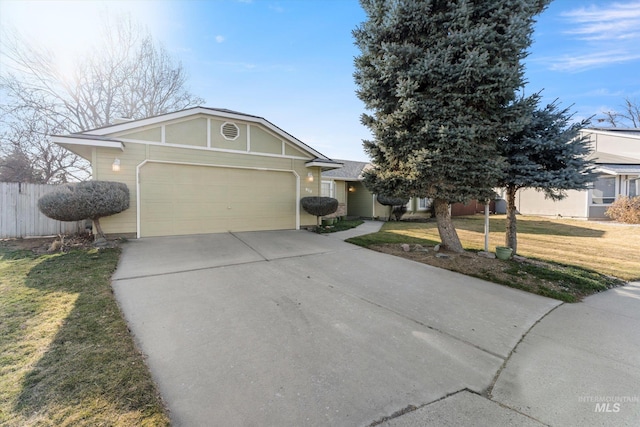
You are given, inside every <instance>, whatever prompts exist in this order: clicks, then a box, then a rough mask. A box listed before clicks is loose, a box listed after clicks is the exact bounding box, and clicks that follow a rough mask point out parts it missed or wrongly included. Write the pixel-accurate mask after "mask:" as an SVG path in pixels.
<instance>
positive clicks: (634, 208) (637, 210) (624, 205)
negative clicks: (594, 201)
mask: <svg viewBox="0 0 640 427" xmlns="http://www.w3.org/2000/svg"><path fill="white" fill-rule="evenodd" d="M605 215H606V216H608V217H609V218H611V219H613V220H614V221H618V222H624V223H626V224H640V196H636V197H626V196H625V197H620V198H619V199H617V200H616V201H615V202H613V203H612V204H611V206H609V209H607V211H606V212H605Z"/></svg>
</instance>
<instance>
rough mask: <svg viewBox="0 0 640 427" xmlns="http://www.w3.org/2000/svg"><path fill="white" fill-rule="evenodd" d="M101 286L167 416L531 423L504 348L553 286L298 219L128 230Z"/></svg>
mask: <svg viewBox="0 0 640 427" xmlns="http://www.w3.org/2000/svg"><path fill="white" fill-rule="evenodd" d="M113 287H114V290H115V293H116V297H117V299H118V301H119V304H120V306H121V308H122V310H123V312H124V314H125V317H126V318H127V320H128V322H129V324H130V328H131V330H132V332H133V334H134V336H135V338H136V340H137V342H138V345H139V346H140V348H141V350H142V351H143V352H144V353H145V354H146V355H147V356H148V365H149V367H150V369H151V372H152V374H153V376H154V379H155V380H156V382H157V384H158V386H159V389H160V392H161V394H162V396H163V398H164V399H165V401H166V402H167V405H168V407H169V409H170V411H171V419H172V421H173V424H174V425H175V426H211V425H228V426H244V425H247V426H252V425H256V426H257V425H260V426H262V425H265V426H266V425H277V426H305V425H308V426H320V425H322V426H326V425H331V426H357V425H371V424H375V423H382V424H383V425H394V426H400V425H459V424H465V423H468V422H473V424H475V425H514V424H517V425H541V424H540V423H539V422H538V421H536V419H540V418H539V417H535V419H534V418H531V417H529V416H526V415H523V413H524V414H527V413H528V412H527V409H526V407H525V408H523V407H522V406H526V397H525V398H522V399H520V397H521V396H520V395H519V394H518V393H521V392H522V389H521V388H519V387H518V385H519V378H518V376H519V375H521V372H520V371H519V368H521V367H522V366H521V365H516V366H515V367H514V368H513V369H511V368H510V366H505V362H506V361H508V360H509V358H510V356H511V355H512V351H513V349H514V348H515V347H516V346H517V345H518V343H519V342H520V340H521V339H522V337H523V336H525V334H527V333H528V332H529V330H530V329H531V328H532V327H533V326H534V325H535V324H536V322H538V321H539V320H540V319H541V318H542V317H543V316H545V315H546V314H548V313H549V312H550V311H552V310H554V308H555V307H557V306H558V305H559V304H560V303H559V302H558V301H555V300H551V299H547V298H543V297H538V296H536V295H532V294H528V293H525V292H521V291H517V290H514V289H509V288H506V287H503V286H498V285H495V284H491V283H487V282H484V281H482V280H478V279H474V278H470V277H467V276H463V275H459V274H456V273H452V272H449V271H445V270H441V269H437V268H433V267H430V266H427V265H423V264H419V263H415V262H412V261H408V260H404V259H401V258H397V257H393V256H389V255H385V254H380V253H376V252H372V251H369V250H366V249H362V248H359V247H356V246H353V245H350V244H347V243H344V242H343V241H341V240H339V239H336V238H331V237H327V236H321V235H317V234H314V233H309V232H306V231H276V232H251V233H234V234H231V233H228V234H214V235H200V236H188V237H168V238H148V239H139V240H134V241H131V242H129V243H127V244H126V245H124V252H123V256H122V259H121V262H120V265H119V267H118V269H117V271H116V273H115V275H114V277H113ZM561 308H562V307H561ZM552 314H553V313H552ZM551 327H552V326H551ZM541 339H542V338H541ZM531 345H536V343H535V341H534V342H533V343H532V344H531ZM534 362H535V360H534ZM502 370H508V374H509V376H508V378H507V379H506V380H504V381H502V382H499V383H498V385H499V387H498V388H496V389H495V390H494V387H495V385H496V382H497V381H498V379H499V374H500V372H502ZM525 371H526V370H525ZM494 391H495V392H496V393H497V394H498V396H497V397H496V398H495V401H494V400H490V399H488V398H489V397H492V392H494ZM510 399H515V401H514V402H513V405H512V406H513V407H517V408H518V411H514V410H510V409H508V408H506V407H505V406H502V405H501V404H499V403H497V402H500V400H503V401H505V402H508V401H510ZM518 399H520V400H518ZM523 400H524V402H523ZM496 401H497V402H496ZM639 406H640V405H639ZM415 408H419V409H418V410H414V409H415ZM405 412H406V414H404V415H403V413H405ZM465 420H466V421H465Z"/></svg>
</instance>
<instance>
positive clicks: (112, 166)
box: [111, 157, 120, 172]
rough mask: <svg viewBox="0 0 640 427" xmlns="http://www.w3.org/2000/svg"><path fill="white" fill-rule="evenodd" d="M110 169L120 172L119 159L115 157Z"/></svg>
mask: <svg viewBox="0 0 640 427" xmlns="http://www.w3.org/2000/svg"><path fill="white" fill-rule="evenodd" d="M111 170H112V171H114V172H120V159H118V158H117V157H116V158H115V160H114V161H113V163H112V164H111Z"/></svg>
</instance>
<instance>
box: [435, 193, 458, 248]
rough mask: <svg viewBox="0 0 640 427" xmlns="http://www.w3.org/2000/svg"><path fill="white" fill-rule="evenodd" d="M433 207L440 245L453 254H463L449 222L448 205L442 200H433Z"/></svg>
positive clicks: (453, 228) (450, 221) (456, 235)
mask: <svg viewBox="0 0 640 427" xmlns="http://www.w3.org/2000/svg"><path fill="white" fill-rule="evenodd" d="M433 206H434V208H435V211H436V221H437V222H438V233H439V234H440V240H441V241H442V245H443V246H444V247H445V248H447V249H448V250H450V251H453V252H458V253H461V252H464V249H462V243H460V239H459V238H458V233H457V232H456V228H455V227H454V226H453V221H452V220H451V214H450V212H449V203H448V202H447V201H446V200H443V199H435V200H434V201H433Z"/></svg>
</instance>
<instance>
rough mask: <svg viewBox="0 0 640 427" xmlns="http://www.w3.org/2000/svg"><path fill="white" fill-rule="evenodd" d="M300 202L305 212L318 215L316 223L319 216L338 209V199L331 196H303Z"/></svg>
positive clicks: (329, 213)
mask: <svg viewBox="0 0 640 427" xmlns="http://www.w3.org/2000/svg"><path fill="white" fill-rule="evenodd" d="M300 204H301V205H302V209H304V210H305V212H307V213H309V214H311V215H315V216H316V217H318V224H320V217H321V216H326V215H331V214H332V213H334V212H335V211H337V210H338V200H337V199H334V198H333V197H317V196H313V197H303V198H302V199H300Z"/></svg>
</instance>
